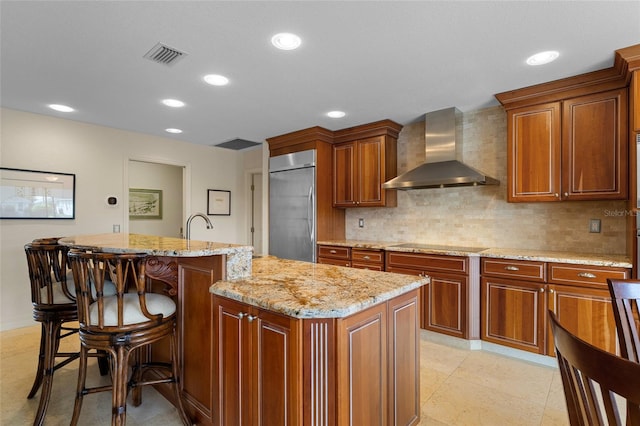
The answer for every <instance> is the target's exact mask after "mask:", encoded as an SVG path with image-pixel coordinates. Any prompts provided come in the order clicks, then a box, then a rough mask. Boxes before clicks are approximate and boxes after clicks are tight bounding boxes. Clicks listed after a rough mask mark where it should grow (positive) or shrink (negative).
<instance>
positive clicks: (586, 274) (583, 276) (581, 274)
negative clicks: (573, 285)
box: [578, 272, 596, 278]
mask: <svg viewBox="0 0 640 426" xmlns="http://www.w3.org/2000/svg"><path fill="white" fill-rule="evenodd" d="M578 276H579V277H581V278H595V277H596V275H595V274H592V273H591V272H580V273H579V274H578Z"/></svg>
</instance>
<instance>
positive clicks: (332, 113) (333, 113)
mask: <svg viewBox="0 0 640 426" xmlns="http://www.w3.org/2000/svg"><path fill="white" fill-rule="evenodd" d="M345 115H347V114H346V113H345V112H344V111H329V112H328V113H327V116H329V117H331V118H342V117H344V116H345Z"/></svg>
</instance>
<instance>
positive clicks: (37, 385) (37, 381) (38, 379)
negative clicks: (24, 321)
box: [27, 323, 46, 399]
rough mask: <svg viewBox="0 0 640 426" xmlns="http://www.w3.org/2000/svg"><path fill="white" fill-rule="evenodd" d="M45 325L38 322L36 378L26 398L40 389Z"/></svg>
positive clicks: (29, 397)
mask: <svg viewBox="0 0 640 426" xmlns="http://www.w3.org/2000/svg"><path fill="white" fill-rule="evenodd" d="M45 337H46V332H45V327H44V323H40V351H39V352H38V369H37V370H36V378H35V380H34V381H33V386H32V387H31V391H30V392H29V395H28V396H27V399H31V398H33V397H34V396H35V395H36V393H38V389H40V385H41V384H42V376H43V375H44V346H45Z"/></svg>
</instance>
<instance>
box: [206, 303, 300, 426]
mask: <svg viewBox="0 0 640 426" xmlns="http://www.w3.org/2000/svg"><path fill="white" fill-rule="evenodd" d="M214 310H215V318H216V319H217V321H216V328H215V332H214V339H213V349H214V351H213V352H214V357H213V365H214V367H215V369H216V371H215V374H214V375H213V377H216V380H215V386H214V387H213V389H212V390H213V400H214V401H215V402H216V404H215V405H216V410H215V414H214V424H217V425H229V426H232V425H269V424H273V425H283V424H301V423H302V422H301V418H302V417H301V416H302V407H301V406H300V403H301V399H300V398H297V396H298V395H299V393H300V390H301V378H302V375H301V370H300V361H301V359H302V352H301V348H300V347H299V345H298V343H299V342H300V330H301V328H300V327H301V324H300V321H298V320H295V319H293V318H290V317H286V316H283V315H278V314H275V313H272V312H269V311H265V310H262V309H257V308H254V307H252V306H249V305H246V304H244V303H239V302H235V301H233V300H228V299H221V298H217V297H214Z"/></svg>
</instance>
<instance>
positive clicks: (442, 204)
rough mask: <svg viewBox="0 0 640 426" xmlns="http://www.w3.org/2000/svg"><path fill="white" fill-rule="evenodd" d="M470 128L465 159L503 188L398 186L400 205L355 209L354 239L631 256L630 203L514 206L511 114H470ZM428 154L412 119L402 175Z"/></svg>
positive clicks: (403, 139)
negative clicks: (595, 228) (592, 226)
mask: <svg viewBox="0 0 640 426" xmlns="http://www.w3.org/2000/svg"><path fill="white" fill-rule="evenodd" d="M462 126H463V127H462V141H458V146H457V149H458V152H457V156H458V159H460V160H462V161H464V162H465V163H467V164H468V165H470V166H471V167H474V168H476V169H478V170H481V171H482V172H484V173H486V174H487V175H489V176H491V177H494V178H496V179H499V180H500V185H499V186H478V187H459V188H434V189H417V190H409V191H398V207H390V208H360V209H357V208H353V209H347V212H346V237H347V239H357V240H376V241H388V242H396V241H402V242H420V243H428V244H443V245H458V246H473V247H487V248H522V249H536V250H554V251H573V252H584V253H605V254H625V252H626V243H625V232H626V229H627V228H626V220H627V218H626V216H625V211H626V201H567V202H558V203H507V201H506V198H507V123H506V113H505V111H504V110H503V108H502V107H500V106H498V107H491V108H486V109H482V110H478V111H472V112H467V113H464V114H463V119H462ZM424 159H425V153H424V122H417V123H413V124H409V125H407V126H405V127H404V128H403V129H402V132H401V133H400V136H399V138H398V173H399V174H400V173H404V172H405V171H407V170H409V169H412V168H414V167H415V166H417V165H419V164H420V163H422V162H424ZM359 218H363V219H364V221H365V222H364V223H365V226H364V228H359V227H358V219H359ZM590 219H600V220H601V222H602V232H601V233H589V220H590Z"/></svg>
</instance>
